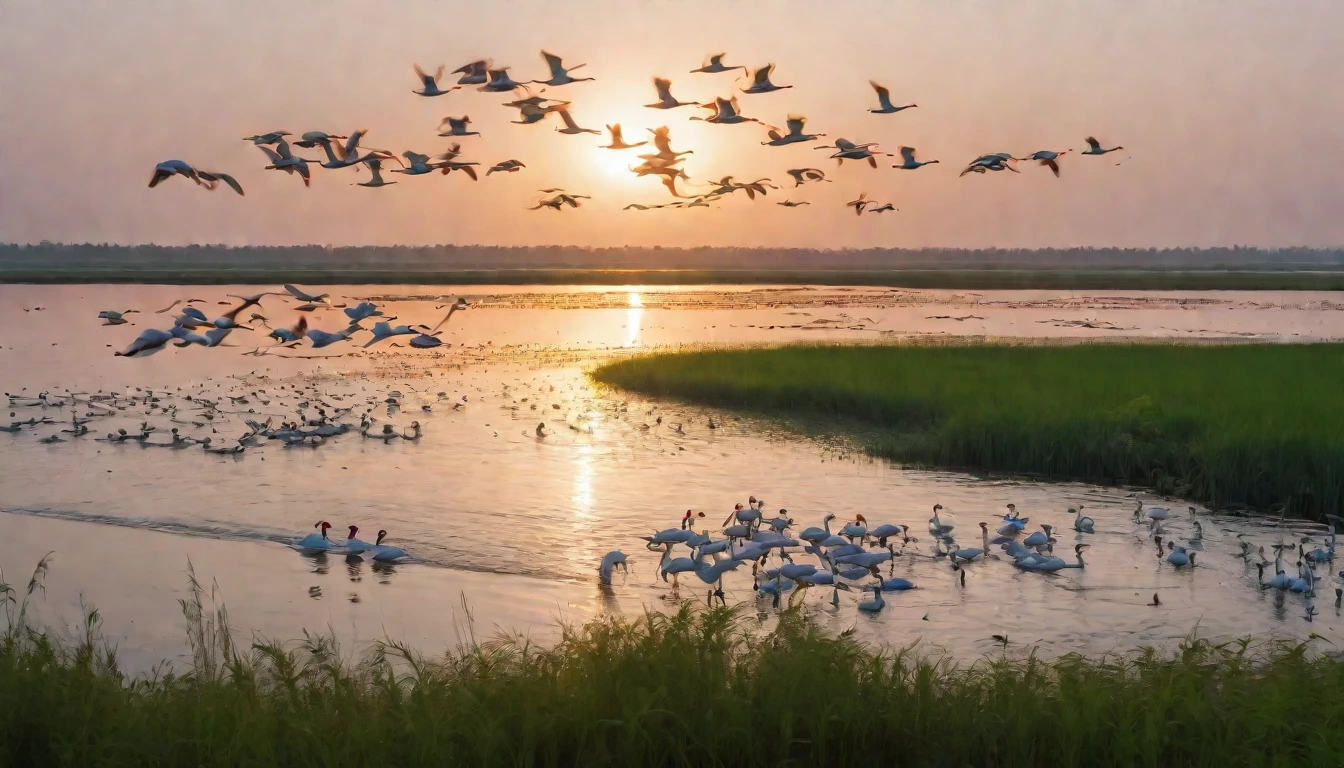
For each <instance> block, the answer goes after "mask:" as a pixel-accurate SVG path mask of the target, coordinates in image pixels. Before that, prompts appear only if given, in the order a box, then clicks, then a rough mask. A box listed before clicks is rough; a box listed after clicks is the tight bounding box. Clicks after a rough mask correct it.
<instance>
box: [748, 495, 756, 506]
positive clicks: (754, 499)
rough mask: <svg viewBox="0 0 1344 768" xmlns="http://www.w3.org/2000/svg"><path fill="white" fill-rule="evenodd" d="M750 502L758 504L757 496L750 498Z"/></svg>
mask: <svg viewBox="0 0 1344 768" xmlns="http://www.w3.org/2000/svg"><path fill="white" fill-rule="evenodd" d="M748 500H749V501H750V502H751V503H752V504H755V503H756V497H755V496H751V497H749V498H748Z"/></svg>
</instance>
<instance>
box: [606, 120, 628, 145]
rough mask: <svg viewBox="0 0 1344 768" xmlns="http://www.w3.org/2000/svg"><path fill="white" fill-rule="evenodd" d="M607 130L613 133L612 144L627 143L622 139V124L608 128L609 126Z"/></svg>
mask: <svg viewBox="0 0 1344 768" xmlns="http://www.w3.org/2000/svg"><path fill="white" fill-rule="evenodd" d="M607 130H608V131H611V143H612V144H624V143H625V139H624V138H622V137H621V124H620V123H616V124H614V125H608V126H607Z"/></svg>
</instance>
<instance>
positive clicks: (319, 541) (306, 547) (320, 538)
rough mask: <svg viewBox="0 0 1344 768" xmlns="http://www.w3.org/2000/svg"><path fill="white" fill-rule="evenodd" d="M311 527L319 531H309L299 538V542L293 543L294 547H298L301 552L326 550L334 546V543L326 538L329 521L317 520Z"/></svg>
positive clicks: (329, 526)
mask: <svg viewBox="0 0 1344 768" xmlns="http://www.w3.org/2000/svg"><path fill="white" fill-rule="evenodd" d="M313 527H314V528H317V529H318V530H319V531H321V533H310V534H308V535H307V536H304V537H303V538H302V539H299V542H298V543H297V544H295V545H294V548H295V549H298V550H299V551H301V552H326V551H327V550H329V549H333V548H335V546H336V545H335V544H333V543H332V542H331V540H330V539H328V538H327V529H329V528H331V523H328V522H327V521H326V520H319V521H318V523H317V525H314V526H313Z"/></svg>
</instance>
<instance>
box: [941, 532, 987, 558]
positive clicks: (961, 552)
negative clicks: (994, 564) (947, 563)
mask: <svg viewBox="0 0 1344 768" xmlns="http://www.w3.org/2000/svg"><path fill="white" fill-rule="evenodd" d="M980 540H981V542H982V543H983V545H984V546H983V547H982V548H979V549H977V548H974V547H971V548H967V549H962V548H961V547H958V546H957V545H955V544H953V545H952V551H951V552H949V553H948V554H950V555H951V556H952V562H954V563H956V562H961V563H969V562H970V561H972V560H975V559H976V558H983V557H984V556H985V553H986V552H988V551H989V523H981V524H980Z"/></svg>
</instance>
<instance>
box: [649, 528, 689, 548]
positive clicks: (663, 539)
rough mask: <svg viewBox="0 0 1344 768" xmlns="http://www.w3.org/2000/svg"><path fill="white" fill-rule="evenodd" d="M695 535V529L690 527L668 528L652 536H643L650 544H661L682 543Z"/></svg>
mask: <svg viewBox="0 0 1344 768" xmlns="http://www.w3.org/2000/svg"><path fill="white" fill-rule="evenodd" d="M683 525H684V523H683ZM694 537H695V531H693V530H691V529H689V528H685V527H682V528H666V529H664V530H661V531H658V532H657V533H655V534H653V535H652V536H643V537H641V538H643V539H644V541H646V542H648V543H649V544H650V545H655V546H656V545H661V544H681V543H684V542H686V541H689V540H690V539H692V538H694Z"/></svg>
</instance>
